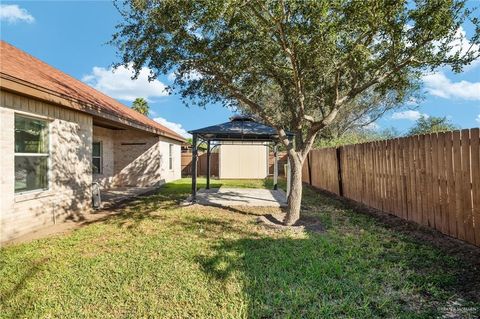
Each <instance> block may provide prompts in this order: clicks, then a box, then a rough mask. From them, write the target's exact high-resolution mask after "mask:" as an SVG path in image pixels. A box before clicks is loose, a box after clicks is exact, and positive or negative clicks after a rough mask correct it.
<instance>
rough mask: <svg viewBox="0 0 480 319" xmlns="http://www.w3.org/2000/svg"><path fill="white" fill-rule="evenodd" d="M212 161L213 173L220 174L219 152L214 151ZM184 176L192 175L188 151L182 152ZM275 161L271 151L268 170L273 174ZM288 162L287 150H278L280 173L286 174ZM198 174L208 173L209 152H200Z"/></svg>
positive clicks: (190, 154) (214, 174)
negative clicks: (285, 168)
mask: <svg viewBox="0 0 480 319" xmlns="http://www.w3.org/2000/svg"><path fill="white" fill-rule="evenodd" d="M211 156H212V157H211V158H210V159H211V160H212V161H211V163H210V164H211V167H210V169H211V175H212V176H218V174H219V173H218V165H219V161H218V153H212V155H211ZM181 162H182V177H187V176H191V175H192V165H191V164H192V153H189V152H186V153H182V160H181ZM274 162H275V157H274V154H273V152H270V154H269V158H268V172H269V174H271V175H273V166H274ZM285 164H287V152H278V174H279V175H284V174H285V170H284V165H285ZM198 175H199V176H206V175H207V153H206V152H199V153H198Z"/></svg>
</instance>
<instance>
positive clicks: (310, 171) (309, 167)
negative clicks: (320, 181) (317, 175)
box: [307, 150, 312, 186]
mask: <svg viewBox="0 0 480 319" xmlns="http://www.w3.org/2000/svg"><path fill="white" fill-rule="evenodd" d="M311 152H312V151H311V150H310V151H309V152H308V154H307V167H308V183H309V184H310V186H312V163H311V162H310V154H311Z"/></svg>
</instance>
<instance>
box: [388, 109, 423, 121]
mask: <svg viewBox="0 0 480 319" xmlns="http://www.w3.org/2000/svg"><path fill="white" fill-rule="evenodd" d="M422 115H423V116H424V117H428V115H427V114H425V113H420V112H418V111H412V110H408V111H403V112H395V113H393V114H392V119H394V120H409V121H416V120H418V119H419V118H420V117H421V116H422Z"/></svg>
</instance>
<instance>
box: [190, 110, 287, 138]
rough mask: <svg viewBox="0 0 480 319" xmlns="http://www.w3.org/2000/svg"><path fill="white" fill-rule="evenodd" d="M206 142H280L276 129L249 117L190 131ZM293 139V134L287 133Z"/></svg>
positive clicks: (240, 117) (235, 117)
mask: <svg viewBox="0 0 480 319" xmlns="http://www.w3.org/2000/svg"><path fill="white" fill-rule="evenodd" d="M188 133H190V134H197V135H199V136H200V137H202V138H204V139H206V140H215V141H227V140H231V141H271V140H278V132H277V130H276V129H275V128H274V127H271V126H267V125H265V124H262V123H259V122H255V121H254V120H253V119H252V118H250V117H247V116H233V117H231V118H230V122H226V123H222V124H218V125H213V126H208V127H204V128H201V129H197V130H193V131H189V132H188ZM287 136H288V137H289V138H291V137H292V136H293V134H292V133H290V132H287Z"/></svg>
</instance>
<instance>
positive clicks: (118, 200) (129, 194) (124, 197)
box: [2, 187, 158, 246]
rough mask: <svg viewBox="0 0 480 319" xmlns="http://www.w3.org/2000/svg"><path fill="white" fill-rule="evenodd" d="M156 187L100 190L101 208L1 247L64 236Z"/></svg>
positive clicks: (114, 211)
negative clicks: (59, 235)
mask: <svg viewBox="0 0 480 319" xmlns="http://www.w3.org/2000/svg"><path fill="white" fill-rule="evenodd" d="M156 189H158V187H117V188H110V189H105V190H101V197H102V208H101V209H99V210H95V211H93V212H91V213H87V212H84V213H82V215H81V218H80V219H78V220H72V219H71V218H69V217H68V216H67V217H66V219H65V220H64V221H59V222H58V223H57V224H51V225H47V226H45V227H42V228H39V229H36V230H34V231H32V232H29V233H27V234H25V235H22V236H19V237H17V238H14V239H12V240H10V241H7V242H5V243H4V244H2V245H5V246H6V245H12V244H18V243H23V242H29V241H32V240H35V239H40V238H45V237H50V236H53V235H58V234H65V233H68V232H71V231H73V230H74V229H77V228H80V227H82V226H84V225H88V224H91V223H93V222H95V221H99V220H102V219H105V218H108V217H109V216H112V215H115V214H117V213H119V212H120V210H116V208H119V207H121V206H122V205H123V204H127V203H129V202H130V201H132V200H134V199H135V198H136V197H138V196H142V195H148V193H151V192H154V191H155V190H156Z"/></svg>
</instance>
